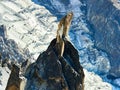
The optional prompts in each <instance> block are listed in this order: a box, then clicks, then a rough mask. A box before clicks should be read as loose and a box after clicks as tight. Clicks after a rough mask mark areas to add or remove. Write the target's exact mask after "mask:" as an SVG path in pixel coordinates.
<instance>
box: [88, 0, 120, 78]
mask: <svg viewBox="0 0 120 90" xmlns="http://www.w3.org/2000/svg"><path fill="white" fill-rule="evenodd" d="M112 1H115V0H112ZM112 1H111V0H99V1H98V0H86V4H87V18H88V21H89V22H90V24H91V25H92V30H93V32H94V39H95V46H96V47H97V48H98V49H102V50H103V51H105V52H107V54H108V56H109V60H110V64H111V70H110V73H109V74H110V75H112V76H114V77H120V64H118V63H119V62H120V9H118V8H116V7H115V6H114V2H112Z"/></svg>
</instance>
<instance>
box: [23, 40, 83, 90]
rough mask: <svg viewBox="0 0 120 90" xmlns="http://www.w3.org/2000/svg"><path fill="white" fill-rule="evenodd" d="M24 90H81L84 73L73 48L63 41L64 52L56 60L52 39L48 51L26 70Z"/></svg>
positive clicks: (55, 46) (55, 50)
mask: <svg viewBox="0 0 120 90" xmlns="http://www.w3.org/2000/svg"><path fill="white" fill-rule="evenodd" d="M25 76H26V78H27V83H26V87H25V90H43V89H44V90H83V88H84V85H83V83H84V72H83V68H82V66H81V65H80V62H79V55H78V52H77V50H76V49H75V48H74V46H73V45H72V44H71V43H70V42H69V41H65V51H64V55H63V57H61V58H58V47H57V45H56V39H54V40H53V41H52V42H51V43H50V45H49V47H48V49H47V50H46V51H45V52H43V53H42V54H40V55H39V57H38V59H37V61H36V62H35V63H33V64H31V65H30V66H29V67H28V69H27V70H26V73H25Z"/></svg>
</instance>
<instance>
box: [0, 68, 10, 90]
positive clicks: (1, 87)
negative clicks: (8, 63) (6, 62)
mask: <svg viewBox="0 0 120 90" xmlns="http://www.w3.org/2000/svg"><path fill="white" fill-rule="evenodd" d="M9 74H10V70H9V69H8V68H7V67H4V68H2V67H0V90H5V88H6V85H7V81H8V78H9Z"/></svg>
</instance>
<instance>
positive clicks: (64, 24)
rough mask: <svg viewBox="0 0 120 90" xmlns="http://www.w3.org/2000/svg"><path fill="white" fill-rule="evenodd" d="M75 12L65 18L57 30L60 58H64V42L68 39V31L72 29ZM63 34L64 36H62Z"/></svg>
mask: <svg viewBox="0 0 120 90" xmlns="http://www.w3.org/2000/svg"><path fill="white" fill-rule="evenodd" d="M72 17H73V12H70V13H68V14H67V15H66V16H65V17H63V18H62V19H61V20H60V22H59V24H58V30H57V36H56V38H57V44H58V47H59V49H60V50H59V51H60V52H59V57H62V56H63V52H64V41H65V40H66V39H67V36H68V31H69V28H70V24H71V21H72ZM61 34H62V35H61Z"/></svg>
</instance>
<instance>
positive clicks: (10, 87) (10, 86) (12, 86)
mask: <svg viewBox="0 0 120 90" xmlns="http://www.w3.org/2000/svg"><path fill="white" fill-rule="evenodd" d="M19 71H20V69H19V68H18V67H17V66H16V65H15V64H14V65H13V67H12V71H11V74H10V77H9V80H8V83H7V87H6V89H5V90H20V82H21V79H20V78H19Z"/></svg>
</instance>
